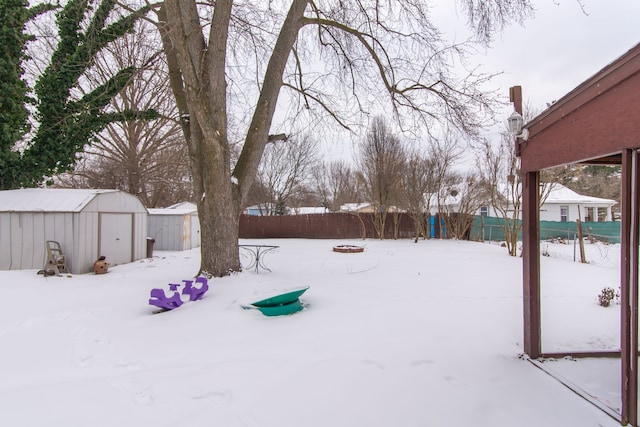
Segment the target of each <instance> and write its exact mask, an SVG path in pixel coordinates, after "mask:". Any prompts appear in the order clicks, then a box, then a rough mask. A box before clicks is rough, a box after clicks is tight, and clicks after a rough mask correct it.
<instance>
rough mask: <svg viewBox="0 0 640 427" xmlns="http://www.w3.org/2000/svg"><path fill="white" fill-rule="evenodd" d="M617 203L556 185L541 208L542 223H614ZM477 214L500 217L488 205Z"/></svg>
mask: <svg viewBox="0 0 640 427" xmlns="http://www.w3.org/2000/svg"><path fill="white" fill-rule="evenodd" d="M617 203H618V202H616V201H615V200H611V199H603V198H600V197H592V196H583V195H582V194H578V193H576V192H575V191H573V190H571V189H569V188H567V187H565V186H564V185H562V184H558V183H556V184H554V185H553V188H552V189H551V191H550V192H549V195H548V197H547V198H546V200H545V201H544V203H543V204H542V206H541V207H540V221H559V222H573V221H575V220H576V219H578V218H580V220H581V221H582V222H605V221H613V214H612V212H611V208H612V207H613V206H614V205H616V204H617ZM477 214H478V215H482V216H493V217H495V216H498V215H496V214H495V212H494V211H493V209H492V208H491V207H490V206H488V205H487V206H482V207H481V208H480V210H479V212H478V213H477Z"/></svg>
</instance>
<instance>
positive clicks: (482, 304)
mask: <svg viewBox="0 0 640 427" xmlns="http://www.w3.org/2000/svg"><path fill="white" fill-rule="evenodd" d="M241 243H257V244H259V243H265V244H275V245H279V246H280V248H279V249H278V250H277V251H276V252H275V253H272V254H269V255H268V256H267V257H266V258H265V260H264V261H265V264H266V265H267V266H269V267H270V268H271V269H272V272H271V273H269V272H262V271H261V272H260V273H259V274H256V273H255V272H254V271H245V272H243V273H241V274H237V275H234V276H231V277H228V278H224V279H213V280H211V281H210V282H209V285H210V290H209V292H208V294H207V295H206V296H205V298H204V300H202V301H198V302H190V303H185V304H184V305H183V306H182V307H180V308H178V309H176V310H174V311H171V312H165V313H160V314H152V312H153V310H154V308H153V307H151V306H149V305H148V299H149V292H150V290H151V289H152V288H154V287H164V288H166V285H167V284H168V283H169V282H173V283H179V282H180V281H181V280H182V279H188V278H190V277H193V275H194V274H195V273H196V272H197V268H198V265H199V250H198V249H196V250H191V251H186V252H159V253H156V254H155V255H156V256H155V257H154V258H153V259H146V260H142V261H139V262H135V263H131V264H127V265H121V266H116V267H112V268H110V270H109V272H108V273H107V274H106V275H94V274H86V275H74V276H72V277H47V278H43V277H42V276H38V275H36V271H35V270H30V271H2V272H0V277H1V278H2V280H1V281H0V290H1V292H2V295H3V296H4V297H5V302H6V303H5V306H4V307H3V309H2V311H0V320H1V321H0V344H1V347H0V348H1V349H2V350H1V351H0V378H2V381H0V414H2V419H3V422H2V424H3V425H6V426H11V427H21V426H25V427H26V426H28V427H40V426H65V427H75V426H77V427H99V426H105V427H107V426H108V427H113V426H132V427H133V426H135V427H145V426H153V427H163V426H172V427H176V426H180V427H197V426H203V427H204V426H207V427H211V426H220V427H240V426H250V427H271V426H273V427H276V426H278V427H282V426H285V427H286V426H305V427H306V426H318V427H320V426H322V427H328V426H345V427H347V426H348V427H353V426H366V427H376V426H379V427H389V426H403V427H405V426H407V427H408V426H416V427H418V426H420V427H427V426H429V427H438V426H491V427H499V426H505V427H506V426H509V427H511V426H519V427H524V426H531V427H534V426H535V427H540V426H547V427H553V426H580V427H589V426H616V425H619V424H618V423H617V422H616V421H614V420H613V419H612V418H610V417H609V416H607V415H606V414H604V413H603V412H601V411H600V410H598V409H597V408H596V407H594V406H593V405H591V404H590V403H588V402H587V401H585V400H584V399H582V398H580V397H579V396H577V395H576V394H574V393H573V392H571V391H570V390H568V389H567V388H565V387H564V386H562V385H561V384H560V383H559V382H558V381H556V380H555V379H553V378H552V377H550V376H549V375H547V374H546V373H544V372H543V371H541V370H539V369H536V368H535V367H534V366H533V365H532V364H531V363H529V362H528V361H526V360H523V358H522V357H520V356H521V352H522V338H521V337H522V260H521V259H520V258H512V257H509V256H507V253H506V249H504V248H501V247H499V246H497V245H492V244H483V243H474V242H458V241H439V240H430V241H420V242H419V243H417V244H414V243H413V242H412V241H409V240H401V241H377V240H366V241H357V240H355V241H335V240H299V239H277V240H275V239H271V240H262V241H258V240H252V241H247V240H244V241H242V242H241ZM338 244H354V245H364V246H365V251H364V252H363V253H356V254H341V253H336V252H332V250H331V249H332V247H333V246H334V245H338ZM549 245H550V246H548V247H547V248H546V249H547V251H548V252H549V255H550V256H549V257H543V258H542V304H543V309H542V310H543V311H542V329H543V351H547V352H551V351H562V350H571V349H575V350H601V349H617V348H618V346H619V316H620V311H619V306H617V305H612V306H610V307H607V308H603V307H600V306H599V305H597V303H596V297H597V295H598V294H599V293H600V291H601V290H602V288H603V287H605V286H609V287H614V288H616V289H617V286H618V285H617V283H618V282H619V268H618V267H617V264H616V263H617V258H616V257H619V246H612V247H609V248H607V249H606V251H607V256H606V257H604V256H599V258H598V257H597V256H596V255H595V254H594V255H593V257H592V259H593V260H594V261H593V263H591V264H579V263H575V262H572V261H571V259H572V258H571V254H572V250H573V248H572V247H570V245H552V244H549ZM542 249H543V251H544V250H545V246H544V244H543V246H542ZM589 250H590V251H591V250H597V251H599V253H601V254H602V251H603V249H602V248H600V249H598V248H595V246H594V247H591V248H589ZM616 251H617V252H616ZM561 255H563V256H562V257H561ZM596 258H598V260H597V261H596ZM605 258H606V262H605V261H604V259H605ZM587 259H588V260H589V255H588V257H587ZM612 259H613V261H612ZM301 286H310V289H309V290H308V291H307V292H306V293H305V294H304V295H302V297H301V300H302V302H303V304H304V305H305V309H304V310H303V311H301V312H298V313H296V314H293V315H291V316H281V317H267V316H263V315H262V314H261V313H260V312H259V311H257V310H247V309H243V308H242V306H241V302H246V301H251V300H258V299H261V298H262V297H264V296H265V295H268V294H269V293H277V292H278V291H282V290H287V289H292V288H298V287H301ZM545 363H547V365H551V364H555V366H552V367H551V369H555V370H557V371H558V372H561V373H562V375H566V376H567V377H571V379H572V381H573V382H575V383H577V384H579V385H580V386H581V387H583V388H585V390H588V391H589V392H590V393H592V394H594V395H597V396H598V397H599V398H601V399H602V400H603V401H606V402H607V403H609V404H610V405H611V406H613V407H619V405H620V404H619V396H620V391H619V388H620V387H619V378H620V372H619V371H620V369H619V365H620V364H619V361H618V360H616V359H614V360H580V361H548V362H545ZM616 399H617V400H616Z"/></svg>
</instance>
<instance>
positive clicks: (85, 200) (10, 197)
mask: <svg viewBox="0 0 640 427" xmlns="http://www.w3.org/2000/svg"><path fill="white" fill-rule="evenodd" d="M117 191H118V190H93V189H75V188H24V189H20V190H5V191H0V212H80V211H81V210H82V209H84V207H85V206H87V204H89V203H90V202H91V201H92V200H93V199H94V198H95V197H96V196H97V195H98V194H102V193H111V192H117Z"/></svg>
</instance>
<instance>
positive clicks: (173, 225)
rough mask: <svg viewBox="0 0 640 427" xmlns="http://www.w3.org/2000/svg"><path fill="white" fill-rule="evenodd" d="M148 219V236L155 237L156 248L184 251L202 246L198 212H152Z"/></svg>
mask: <svg viewBox="0 0 640 427" xmlns="http://www.w3.org/2000/svg"><path fill="white" fill-rule="evenodd" d="M147 221H148V224H149V228H148V230H149V232H148V236H149V237H151V238H153V239H155V244H154V249H157V250H160V251H184V250H188V249H193V248H197V247H199V246H200V221H199V220H198V215H197V213H191V214H184V215H176V214H161V213H153V212H152V213H151V214H149V217H148V219H147Z"/></svg>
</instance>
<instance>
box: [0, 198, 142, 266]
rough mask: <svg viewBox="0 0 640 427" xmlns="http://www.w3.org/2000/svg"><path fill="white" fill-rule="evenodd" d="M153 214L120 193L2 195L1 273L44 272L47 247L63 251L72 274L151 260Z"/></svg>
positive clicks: (0, 204)
mask: <svg viewBox="0 0 640 427" xmlns="http://www.w3.org/2000/svg"><path fill="white" fill-rule="evenodd" d="M146 231H147V209H146V208H145V206H144V205H143V204H142V202H141V201H140V199H138V198H137V197H136V196H133V195H131V194H128V193H125V192H123V191H119V190H84V189H82V190H81V189H57V188H56V189H49V188H28V189H23V190H6V191H0V270H27V269H38V270H39V269H42V268H43V267H44V264H45V261H46V250H45V242H46V241H47V240H55V241H57V242H59V243H60V245H61V246H62V251H63V253H64V255H65V259H66V262H67V269H68V270H69V271H70V272H71V273H74V274H80V273H88V272H90V271H92V268H93V262H94V261H95V260H96V259H97V258H98V257H99V256H101V255H103V256H105V257H106V258H107V262H109V263H110V264H111V265H112V266H113V265H117V264H125V263H129V262H132V261H135V260H138V259H141V258H144V257H145V256H146Z"/></svg>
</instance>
